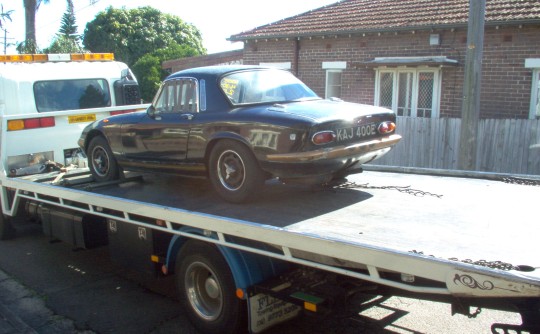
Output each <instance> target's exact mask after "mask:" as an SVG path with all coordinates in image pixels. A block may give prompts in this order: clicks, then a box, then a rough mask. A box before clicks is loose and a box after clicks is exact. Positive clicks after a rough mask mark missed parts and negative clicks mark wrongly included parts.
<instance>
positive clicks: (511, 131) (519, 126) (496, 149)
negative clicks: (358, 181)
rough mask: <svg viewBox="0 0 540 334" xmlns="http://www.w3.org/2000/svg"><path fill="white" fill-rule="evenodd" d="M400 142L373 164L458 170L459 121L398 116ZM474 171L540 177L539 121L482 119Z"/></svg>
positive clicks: (454, 119)
mask: <svg viewBox="0 0 540 334" xmlns="http://www.w3.org/2000/svg"><path fill="white" fill-rule="evenodd" d="M397 126H398V130H397V133H398V134H400V135H402V136H403V139H402V140H401V142H399V143H398V144H397V145H396V147H395V148H394V149H393V150H392V151H390V152H389V153H388V154H387V155H386V156H384V157H383V158H381V159H379V160H376V161H374V162H373V164H374V165H384V166H400V167H420V168H436V169H458V156H459V145H460V144H459V134H460V128H461V119H460V118H417V117H398V120H397ZM477 143H478V147H477V149H478V151H477V159H476V166H477V168H476V170H477V171H482V172H494V173H511V174H528V175H540V120H538V119H536V120H529V119H484V120H480V121H479V125H478V137H477Z"/></svg>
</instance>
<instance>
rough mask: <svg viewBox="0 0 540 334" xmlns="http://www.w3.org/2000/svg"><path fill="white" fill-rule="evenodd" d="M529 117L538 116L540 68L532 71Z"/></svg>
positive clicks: (539, 113)
mask: <svg viewBox="0 0 540 334" xmlns="http://www.w3.org/2000/svg"><path fill="white" fill-rule="evenodd" d="M530 118H531V119H534V118H540V69H536V70H534V71H533V84H532V94H531V112H530Z"/></svg>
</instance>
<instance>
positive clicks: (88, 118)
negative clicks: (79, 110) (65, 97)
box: [68, 114, 96, 124]
mask: <svg viewBox="0 0 540 334" xmlns="http://www.w3.org/2000/svg"><path fill="white" fill-rule="evenodd" d="M95 120H96V114H84V115H74V116H68V122H69V124H73V123H85V122H93V121H95Z"/></svg>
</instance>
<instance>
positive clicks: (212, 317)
mask: <svg viewBox="0 0 540 334" xmlns="http://www.w3.org/2000/svg"><path fill="white" fill-rule="evenodd" d="M175 268H176V269H175V273H176V275H175V280H176V287H177V290H178V294H179V297H180V301H181V303H182V304H183V306H184V309H185V310H186V312H187V315H188V317H189V318H190V320H191V322H192V323H193V325H194V326H195V327H196V328H197V329H198V330H200V331H201V332H203V333H243V332H245V331H246V330H247V322H246V303H245V301H243V300H241V299H239V298H237V297H236V285H235V284H234V279H233V276H232V273H231V270H230V269H229V266H228V265H227V262H226V261H225V259H224V258H223V256H222V255H221V253H220V252H219V251H218V250H217V248H216V247H215V246H213V245H211V244H208V243H204V242H199V241H194V240H190V241H187V242H186V244H185V245H184V246H183V247H182V249H181V250H180V252H179V253H178V257H177V258H176V267H175Z"/></svg>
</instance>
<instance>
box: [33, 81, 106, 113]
mask: <svg viewBox="0 0 540 334" xmlns="http://www.w3.org/2000/svg"><path fill="white" fill-rule="evenodd" d="M34 96H35V99H36V108H37V111H38V112H48V111H62V110H74V109H88V108H101V107H109V106H110V105H111V94H110V92H109V85H108V84H107V80H105V79H80V80H51V81H37V82H36V83H35V84H34Z"/></svg>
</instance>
